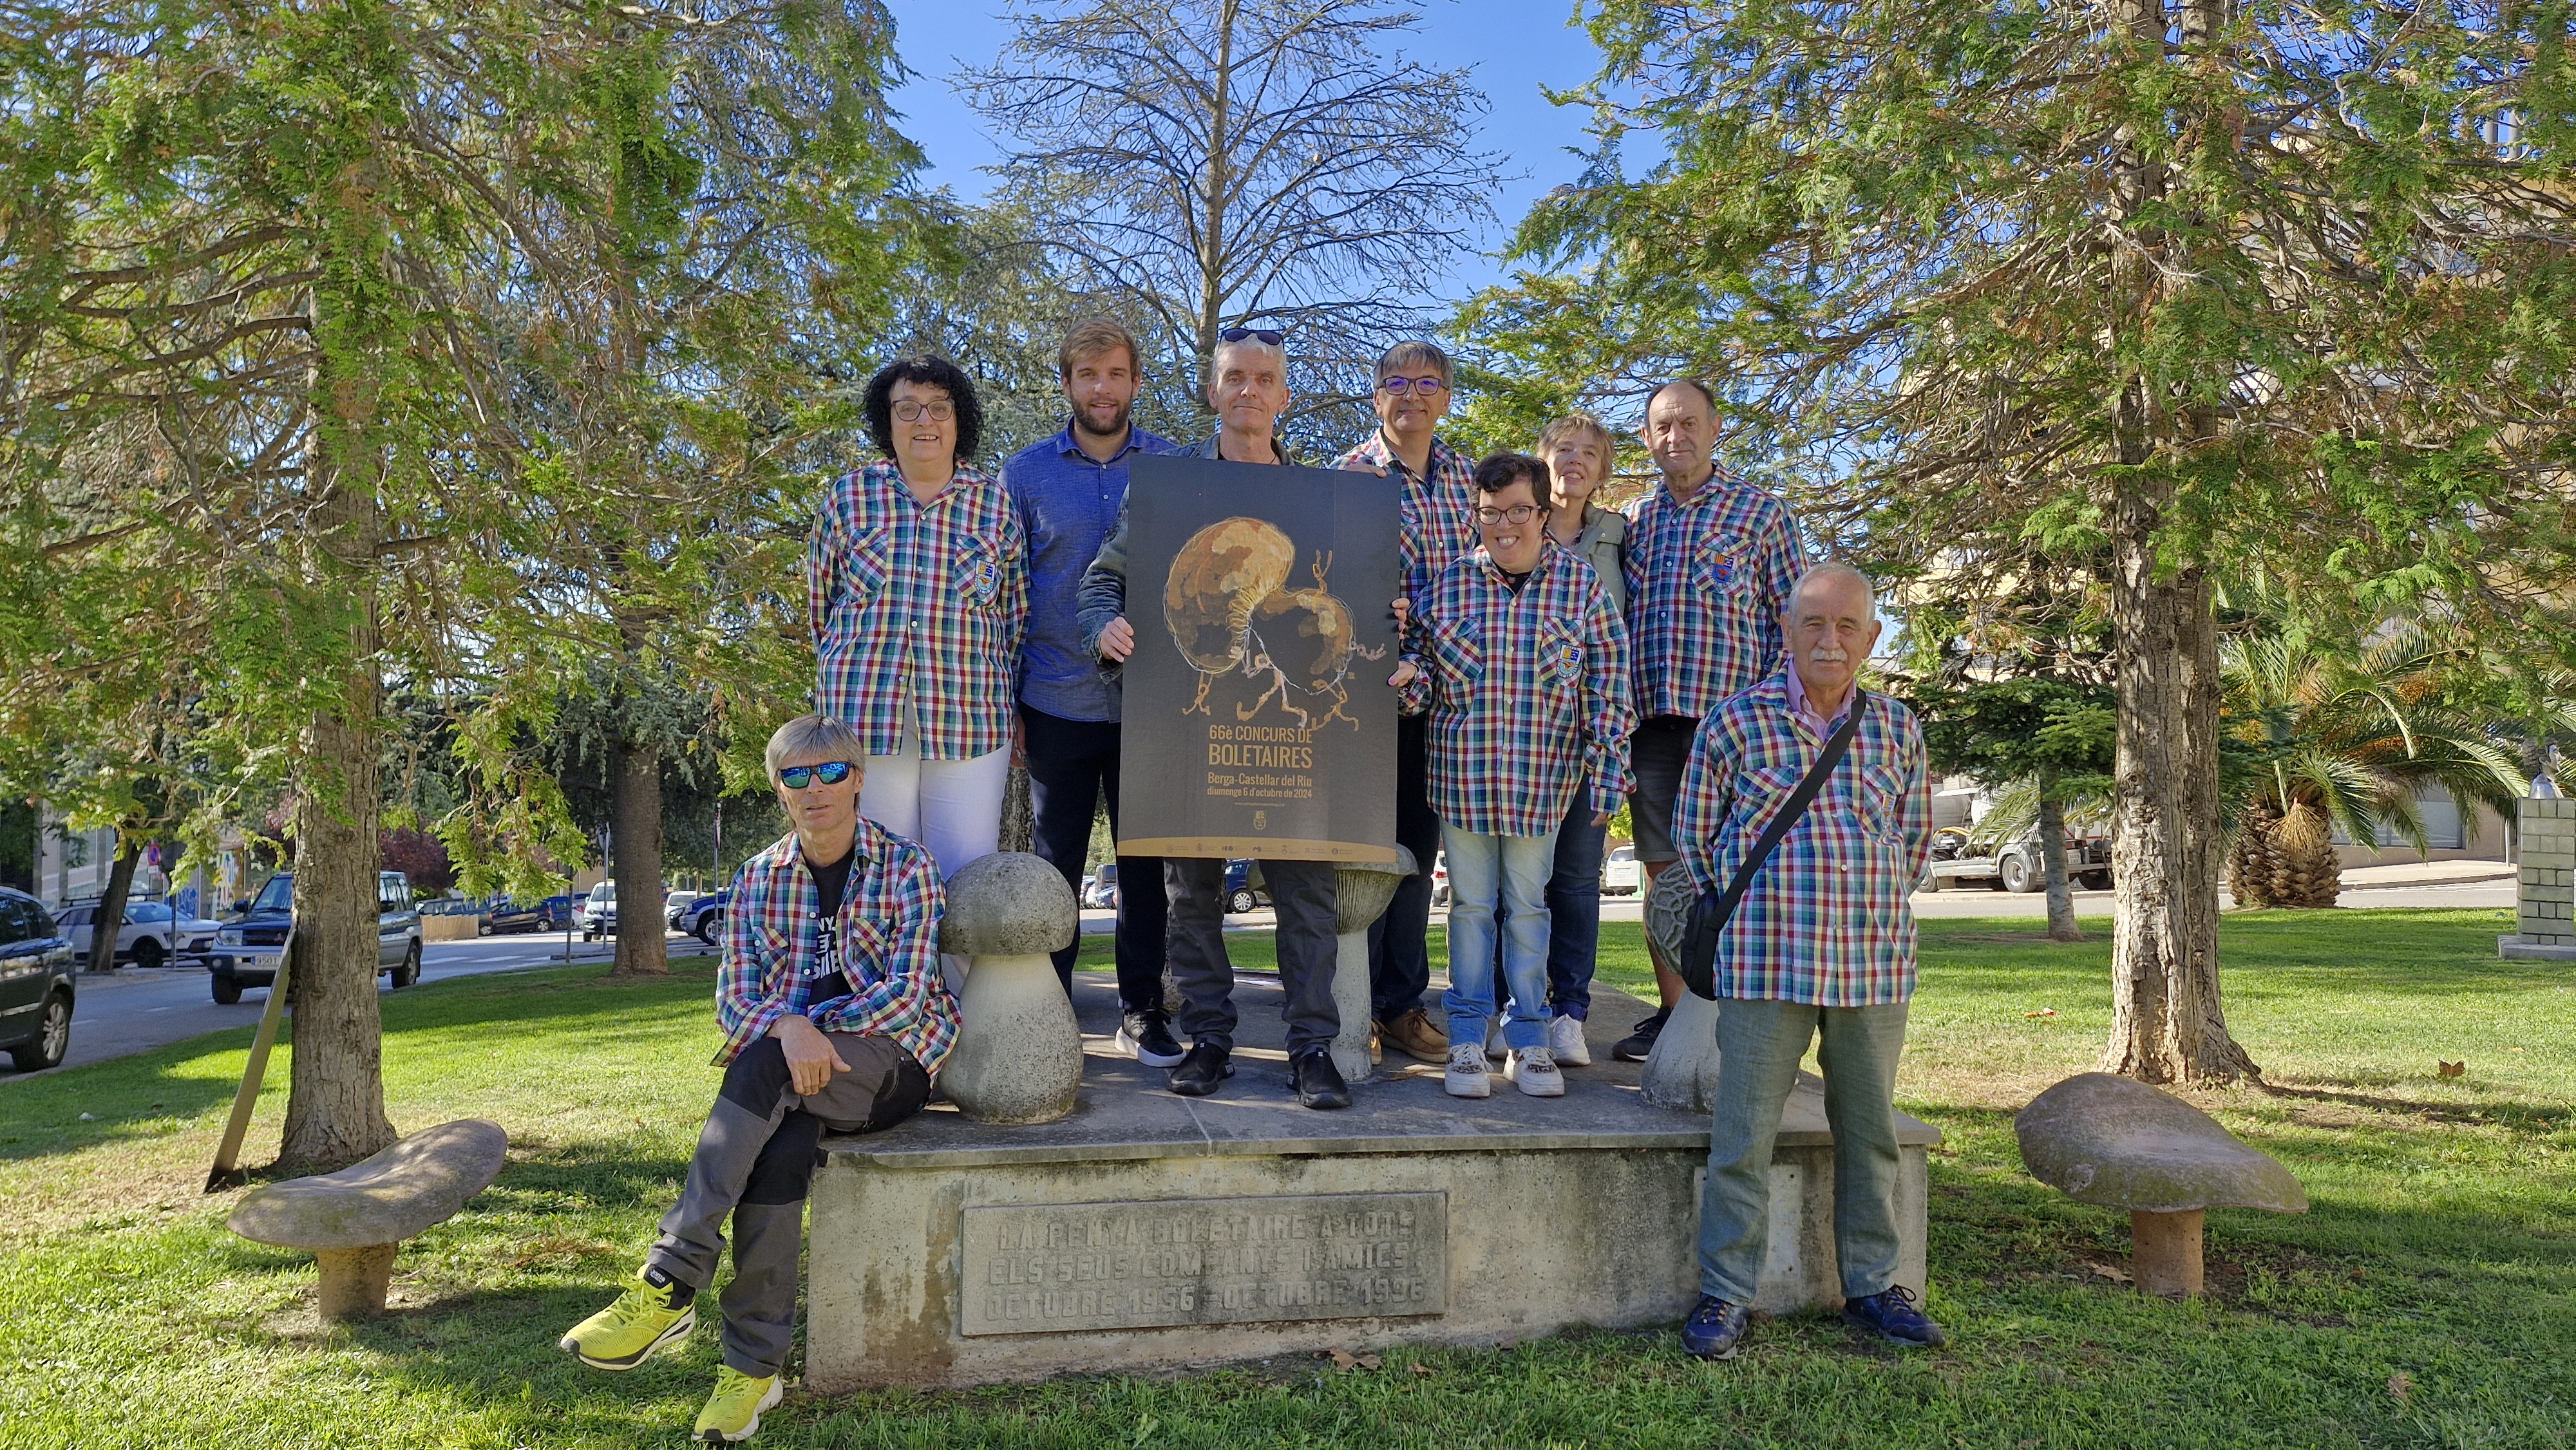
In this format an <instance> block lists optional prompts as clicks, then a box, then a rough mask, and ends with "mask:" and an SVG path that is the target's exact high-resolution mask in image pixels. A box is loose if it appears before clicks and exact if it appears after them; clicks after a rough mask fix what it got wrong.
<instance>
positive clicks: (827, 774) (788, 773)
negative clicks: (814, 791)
mask: <svg viewBox="0 0 2576 1450" xmlns="http://www.w3.org/2000/svg"><path fill="white" fill-rule="evenodd" d="M818 776H819V777H821V779H822V781H823V784H825V785H839V784H840V783H841V782H843V781H845V780H848V779H849V778H850V763H849V762H848V761H846V760H827V761H825V762H823V763H822V764H821V765H789V766H782V767H780V769H779V772H778V783H779V784H780V785H783V786H785V787H787V788H788V789H789V790H803V789H804V788H805V787H807V786H809V785H812V784H813V783H814V781H815V778H816V777H818Z"/></svg>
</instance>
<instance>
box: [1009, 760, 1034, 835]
mask: <svg viewBox="0 0 2576 1450" xmlns="http://www.w3.org/2000/svg"><path fill="white" fill-rule="evenodd" d="M1037 826H1038V814H1037V803H1036V800H1035V798H1034V797H1032V796H1031V795H1030V794H1029V768H1028V767H1027V766H1025V765H1014V766H1012V767H1011V778H1010V781H1009V783H1008V784H1007V785H1006V786H1005V787H1004V788H1003V791H1002V849H1003V850H1005V851H1034V850H1036V849H1037Z"/></svg>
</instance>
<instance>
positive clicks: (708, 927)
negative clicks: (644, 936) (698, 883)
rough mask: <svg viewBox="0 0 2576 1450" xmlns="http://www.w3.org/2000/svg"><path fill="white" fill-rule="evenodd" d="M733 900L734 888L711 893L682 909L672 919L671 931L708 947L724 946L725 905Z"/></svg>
mask: <svg viewBox="0 0 2576 1450" xmlns="http://www.w3.org/2000/svg"><path fill="white" fill-rule="evenodd" d="M731 900H733V888H732V887H730V886H728V887H726V888H725V889H724V890H722V891H710V892H708V893H707V894H706V895H704V896H701V897H699V898H698V899H697V900H695V901H692V902H690V903H689V904H688V905H687V906H685V907H683V908H681V910H680V911H678V912H677V913H675V914H674V915H673V916H672V918H671V930H673V931H684V932H687V933H688V934H689V935H691V936H693V937H696V938H697V939H698V940H700V941H702V942H705V943H706V944H707V945H708V946H711V947H719V946H722V945H724V919H725V903H726V902H728V901H731Z"/></svg>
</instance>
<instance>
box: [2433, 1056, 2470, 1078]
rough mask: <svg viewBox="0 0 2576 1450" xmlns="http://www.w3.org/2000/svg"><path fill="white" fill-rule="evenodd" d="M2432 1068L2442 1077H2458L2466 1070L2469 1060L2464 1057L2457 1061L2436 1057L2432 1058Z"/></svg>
mask: <svg viewBox="0 0 2576 1450" xmlns="http://www.w3.org/2000/svg"><path fill="white" fill-rule="evenodd" d="M2433 1070H2434V1071H2436V1072H2438V1073H2440V1074H2441V1075H2442V1076H2444V1077H2459V1076H2462V1075H2464V1074H2465V1073H2467V1072H2468V1070H2469V1060H2468V1059H2467V1058H2465V1057H2464V1058H2461V1059H2460V1060H2459V1061H2458V1062H2444V1061H2442V1060H2441V1059H2440V1058H2438V1057H2437V1058H2435V1059H2433Z"/></svg>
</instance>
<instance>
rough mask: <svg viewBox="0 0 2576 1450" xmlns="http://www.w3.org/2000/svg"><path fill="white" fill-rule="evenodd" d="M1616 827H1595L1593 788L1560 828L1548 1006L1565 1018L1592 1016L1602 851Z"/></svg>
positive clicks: (1551, 891)
mask: <svg viewBox="0 0 2576 1450" xmlns="http://www.w3.org/2000/svg"><path fill="white" fill-rule="evenodd" d="M1609 835H1610V825H1609V823H1608V822H1607V821H1604V822H1603V823H1601V824H1600V825H1597V826H1596V825H1594V824H1592V783H1591V782H1590V781H1588V780H1587V781H1585V782H1584V783H1583V784H1582V785H1580V786H1578V787H1576V788H1575V792H1574V804H1573V805H1571V806H1568V807H1567V808H1566V812H1565V820H1564V822H1563V823H1562V824H1560V825H1559V826H1558V827H1557V828H1556V871H1555V873H1554V874H1552V875H1550V876H1549V877H1548V878H1547V919H1548V922H1549V928H1548V934H1547V1000H1548V1005H1549V1006H1551V1007H1553V1008H1554V1009H1555V1011H1556V1015H1557V1016H1559V1017H1571V1018H1573V1019H1574V1020H1575V1021H1577V1022H1581V1021H1583V1020H1584V1019H1586V1018H1588V1017H1590V1016H1591V1015H1592V967H1593V958H1594V954H1595V953H1596V952H1597V951H1598V950H1599V948H1600V945H1601V848H1602V847H1603V845H1605V844H1606V843H1607V841H1608V839H1609Z"/></svg>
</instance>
